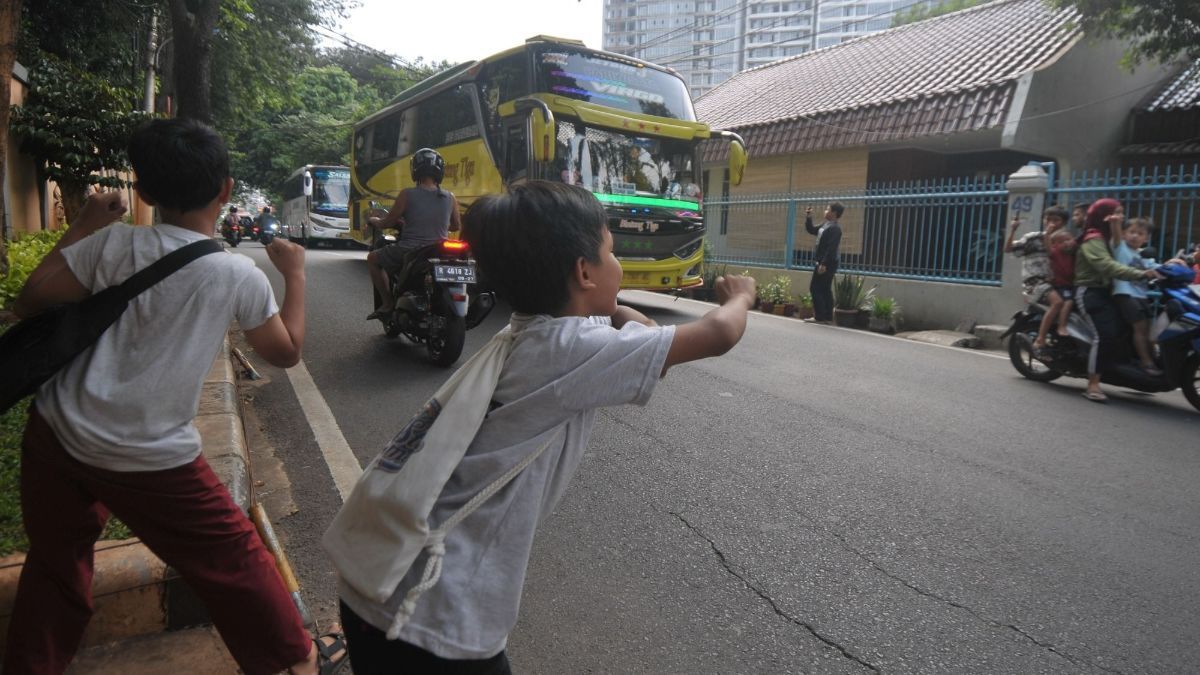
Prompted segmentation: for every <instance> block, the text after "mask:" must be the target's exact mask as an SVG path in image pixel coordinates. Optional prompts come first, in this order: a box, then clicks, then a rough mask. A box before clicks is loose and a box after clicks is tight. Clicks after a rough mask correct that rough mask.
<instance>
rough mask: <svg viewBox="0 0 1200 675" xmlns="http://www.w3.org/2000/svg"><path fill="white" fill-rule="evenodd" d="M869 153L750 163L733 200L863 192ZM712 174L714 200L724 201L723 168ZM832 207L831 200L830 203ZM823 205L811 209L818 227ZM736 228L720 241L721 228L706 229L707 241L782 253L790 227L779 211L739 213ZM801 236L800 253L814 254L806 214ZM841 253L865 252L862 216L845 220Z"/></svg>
mask: <svg viewBox="0 0 1200 675" xmlns="http://www.w3.org/2000/svg"><path fill="white" fill-rule="evenodd" d="M869 154H870V153H869V151H868V149H867V148H866V147H858V148H845V149H842V150H827V151H821V152H807V153H802V154H793V155H771V156H765V157H751V158H750V162H749V164H748V165H747V167H746V174H745V176H744V177H743V179H742V184H741V185H736V186H730V188H729V195H730V197H731V198H734V199H736V198H738V197H743V196H750V195H762V194H769V193H788V192H826V191H827V192H829V193H830V194H831V195H832V197H831V199H832V198H836V196H837V194H838V193H841V192H845V191H846V190H847V189H851V190H861V189H863V188H865V187H866V186H867V168H868V157H869ZM705 170H706V171H708V172H709V191H710V192H709V195H708V197H709V198H710V199H719V198H720V196H721V195H720V185H721V175H722V173H723V172H724V170H725V166H724V165H720V164H712V165H709V166H707V167H706V168H705ZM826 201H828V200H826ZM824 212H825V204H823V203H814V204H813V220H814V221H817V222H820V220H821V216H822V214H823V213H824ZM729 217H730V218H737V219H738V220H737V227H732V228H730V234H729V235H722V234H721V232H720V229H719V227H718V224H717V223H709V224H708V233H709V236H715V237H721V236H728V245H729V246H730V247H732V248H735V249H758V250H770V249H773V248H779V247H781V246H782V245H783V243H784V241H785V240H786V238H787V221H786V219H785V218H781V217H780V214H779V211H778V210H777V209H762V210H749V209H739V210H738V211H737V212H736V213H731V214H730V216H729ZM796 225H797V229H798V232H800V233H801V234H800V235H799V236H798V238H797V241H796V242H795V249H796V250H804V249H811V248H812V246H813V238H812V237H811V236H808V235H807V234H804V227H803V225H804V212H803V211H800V212H798V213H797V214H796ZM841 225H842V245H841V250H842V251H846V252H859V251H861V250H862V235H863V218H862V213H861V212H856V211H854V210H847V211H846V213H845V214H843V216H842V219H841Z"/></svg>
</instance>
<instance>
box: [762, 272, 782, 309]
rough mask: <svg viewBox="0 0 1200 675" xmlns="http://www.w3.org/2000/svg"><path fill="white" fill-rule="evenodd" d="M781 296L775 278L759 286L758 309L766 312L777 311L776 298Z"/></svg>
mask: <svg viewBox="0 0 1200 675" xmlns="http://www.w3.org/2000/svg"><path fill="white" fill-rule="evenodd" d="M778 297H779V292H778V290H777V288H776V284H775V280H774V279H772V280H771V281H768V282H767V283H765V284H763V285H762V286H759V287H758V309H759V311H761V312H764V313H766V314H774V313H775V299H776V298H778Z"/></svg>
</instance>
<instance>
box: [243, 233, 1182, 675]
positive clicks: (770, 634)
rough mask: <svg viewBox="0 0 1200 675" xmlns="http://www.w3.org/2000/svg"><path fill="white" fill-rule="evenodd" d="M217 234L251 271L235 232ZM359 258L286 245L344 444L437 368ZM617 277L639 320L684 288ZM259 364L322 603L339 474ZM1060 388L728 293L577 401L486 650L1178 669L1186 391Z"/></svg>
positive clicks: (687, 312) (769, 666) (717, 665)
mask: <svg viewBox="0 0 1200 675" xmlns="http://www.w3.org/2000/svg"><path fill="white" fill-rule="evenodd" d="M237 252H238V253H243V254H246V255H249V256H250V257H252V258H254V259H255V260H256V261H258V263H259V265H260V266H263V267H265V268H267V269H268V270H269V276H271V278H272V280H273V282H275V283H278V282H279V276H278V275H277V274H275V273H274V271H273V270H270V269H269V268H270V265H269V263H268V262H266V258H265V255H263V252H262V250H261V248H260V247H258V245H257V244H253V243H248V244H244V245H243V246H242V247H241V248H239V249H238V250H237ZM363 259H364V254H363V253H362V252H359V251H341V250H337V251H330V250H317V251H310V252H309V256H308V264H307V270H308V301H307V308H308V317H309V318H308V337H307V341H306V344H305V357H304V361H305V364H306V366H307V368H308V370H309V371H310V372H311V374H312V378H313V381H314V382H315V383H316V385H317V387H318V388H319V389H320V393H321V394H322V395H323V396H324V398H325V400H326V401H327V402H328V405H329V408H330V410H331V411H332V413H333V415H334V417H335V418H336V420H337V425H338V426H339V427H340V429H341V432H342V433H343V434H344V436H345V438H346V441H347V442H348V444H349V446H350V447H351V448H352V449H353V450H354V452H355V454H356V455H357V457H358V458H359V460H360V461H361V462H363V463H365V462H366V461H367V460H368V459H369V458H370V457H371V456H373V455H374V454H375V453H376V452H377V451H378V450H379V449H381V448H382V446H383V445H384V444H385V443H386V442H387V441H388V440H389V438H390V437H391V435H392V434H394V433H395V432H396V431H398V430H399V429H400V427H401V426H403V424H404V423H405V422H406V421H407V420H408V418H409V417H410V416H411V415H412V413H413V412H414V411H415V410H416V409H417V408H418V406H419V405H420V403H422V402H423V401H424V400H425V399H426V398H427V397H428V396H429V395H430V394H432V393H433V392H434V391H435V390H436V389H437V387H438V385H439V384H440V383H441V382H442V381H443V380H444V378H445V377H446V376H447V374H448V373H447V371H444V370H441V369H438V368H435V367H433V366H431V365H429V364H428V363H427V362H426V361H425V360H424V353H423V351H422V350H421V349H420V348H418V347H414V346H412V345H406V344H405V343H404V342H403V340H388V339H386V338H384V336H383V335H382V331H381V330H380V328H379V326H378V324H377V323H374V322H367V321H365V320H363V317H364V316H366V314H367V313H368V312H369V311H370V309H371V307H370V299H369V298H370V295H369V282H368V280H367V276H366V269H365V262H364V260H363ZM281 291H282V289H281V288H279V287H278V286H277V294H278V293H281ZM622 300H623V301H624V302H627V303H628V304H632V305H634V306H636V307H638V308H640V309H642V310H643V311H645V312H646V313H647V314H648V315H650V316H651V317H652V318H654V319H655V320H656V321H658V322H660V323H676V322H682V321H687V320H690V319H692V318H695V317H698V316H700V315H701V314H702V313H703V312H704V311H706V310H707V309H708V308H709V306H708V305H706V304H703V303H696V302H692V301H689V300H678V301H674V300H672V299H671V298H666V297H662V296H654V295H650V294H645V293H628V294H623V295H622ZM506 318H507V317H506V315H504V313H503V309H502V308H500V309H499V310H498V311H497V312H496V313H494V314H493V316H492V317H490V318H489V319H488V321H487V322H486V323H485V324H484V325H483V326H481V327H480V328H478V329H476V330H474V331H471V332H469V333H468V347H467V348H468V350H471V349H473V348H478V347H479V346H481V345H482V344H483V343H484V342H485V341H486V340H487V338H488V337H490V335H491V334H492V333H493V332H494V331H495V330H497V329H499V328H500V327H501V326H502V325H503V322H504V321H505V320H506ZM252 358H253V357H252ZM262 372H263V374H264V375H265V379H264V380H263V381H261V382H259V383H256V384H255V385H252V386H250V387H248V388H247V390H246V391H247V397H248V398H252V399H253V400H252V409H253V411H254V414H255V415H256V417H257V420H258V421H259V423H260V424H261V426H262V428H263V429H264V431H265V433H264V435H263V436H262V438H261V441H260V445H262V446H263V447H261V448H259V449H258V450H256V459H255V471H256V477H257V478H258V479H259V480H262V481H263V483H264V484H263V485H261V486H260V487H259V491H260V495H263V494H264V493H265V494H266V495H267V497H266V498H265V500H264V501H267V502H268V503H269V504H274V506H273V507H272V506H269V509H270V510H271V511H272V513H273V516H274V520H275V523H276V528H277V530H279V531H280V534H281V536H282V538H283V539H284V540H285V542H286V546H287V550H288V553H289V555H290V556H291V560H292V563H293V565H294V566H295V567H296V571H297V573H298V576H299V577H300V579H301V583H302V585H303V587H304V593H305V597H306V599H307V601H308V603H309V605H310V607H311V608H312V609H313V610H314V613H316V614H317V615H318V616H320V617H322V618H324V619H328V618H331V617H333V616H334V615H335V606H336V600H335V599H334V597H335V593H334V587H333V574H332V570H331V569H330V566H329V564H328V563H327V562H326V561H325V558H324V556H323V555H322V553H321V550H320V547H319V543H318V539H319V536H320V533H321V532H322V531H323V530H324V527H325V526H326V525H327V524H328V522H329V520H330V518H331V517H332V515H333V513H334V512H335V510H336V508H337V506H338V504H339V498H338V495H337V492H336V491H335V489H334V483H333V480H332V478H331V477H330V474H329V471H328V469H326V467H325V464H324V462H323V460H322V457H321V454H320V451H319V449H318V447H317V444H316V442H315V441H314V437H313V432H312V430H311V429H310V428H309V426H308V423H307V421H306V419H305V417H304V415H303V414H302V413H300V411H299V407H298V405H297V403H296V396H295V394H294V393H293V391H292V387H291V385H290V381H289V378H288V376H287V375H286V374H284V373H283V372H282V371H278V370H275V369H272V368H270V367H263V368H262ZM1082 389H1083V384H1082V382H1081V381H1078V380H1060V381H1059V382H1056V383H1053V384H1037V383H1032V382H1028V381H1026V380H1023V379H1022V378H1021V377H1020V376H1019V375H1018V374H1017V373H1016V372H1015V371H1014V370H1013V369H1012V367H1011V366H1010V365H1009V364H1008V362H1007V361H1006V360H1004V359H1003V358H999V357H997V356H996V355H995V354H989V353H980V352H971V351H966V350H956V349H947V348H940V347H934V346H930V345H924V344H919V343H915V342H911V341H906V340H901V339H895V338H887V337H882V336H878V335H875V334H870V333H866V332H860V331H850V330H843V329H838V328H833V327H826V326H815V325H810V324H803V323H800V322H798V321H795V320H791V319H783V318H779V317H772V316H764V315H761V314H755V315H753V316H752V317H751V320H750V325H749V328H748V331H747V334H746V337H745V339H744V340H743V341H742V343H741V344H740V345H739V346H738V347H737V348H735V349H734V350H733V351H732V352H730V353H729V354H728V355H726V356H724V357H721V358H719V359H710V360H707V361H703V362H699V363H695V364H689V365H686V366H682V367H677V368H675V369H672V371H671V372H670V373H669V374H668V376H667V377H666V378H665V379H664V380H662V382H661V383H660V384H659V386H658V388H657V391H656V392H655V394H654V397H653V399H652V400H651V402H650V403H649V405H647V406H645V407H641V408H639V407H624V408H614V409H608V410H604V411H602V412H601V414H600V415H599V416H598V422H597V425H596V428H595V433H594V435H593V437H592V441H591V444H590V447H589V451H588V453H587V456H586V459H585V461H584V462H583V464H582V466H581V468H580V470H579V472H578V474H577V476H576V478H575V481H574V484H573V485H572V488H571V489H570V490H569V491H568V493H567V496H566V497H565V498H564V500H563V501H562V503H561V504H560V505H559V507H558V509H557V510H556V512H555V513H554V514H552V515H550V516H549V517H547V518H546V520H545V521H544V522H543V524H542V528H541V531H540V534H539V539H538V541H537V543H536V546H535V550H534V553H533V559H532V562H531V565H530V569H529V574H528V579H527V582H526V586H525V594H524V600H523V606H522V610H521V620H520V622H519V624H518V626H517V628H516V630H515V631H514V632H513V634H512V636H511V639H510V642H509V655H510V658H511V660H512V662H513V666H514V669H515V670H516V672H520V673H566V672H604V673H609V672H612V673H694V672H728V673H791V672H811V673H858V672H884V673H979V672H989V673H990V672H996V673H1032V672H1045V673H1060V672H1061V673H1092V672H1095V673H1166V672H1171V673H1182V672H1200V646H1198V644H1197V640H1196V636H1197V635H1200V618H1198V616H1197V612H1196V610H1195V608H1196V607H1197V606H1200V566H1198V565H1197V564H1196V561H1197V560H1198V559H1200V555H1198V554H1200V542H1198V540H1197V534H1196V532H1197V527H1196V526H1197V524H1198V521H1200V509H1198V508H1197V500H1196V497H1195V492H1196V490H1195V487H1194V486H1195V485H1196V483H1197V482H1198V479H1200V414H1197V413H1195V412H1194V411H1192V409H1191V408H1190V407H1189V406H1188V405H1187V404H1186V402H1185V401H1184V400H1183V398H1182V396H1181V395H1180V394H1179V393H1178V392H1176V393H1172V394H1160V395H1156V396H1146V395H1141V394H1135V393H1132V392H1124V391H1115V390H1112V389H1110V390H1109V391H1110V395H1111V396H1112V402H1111V403H1110V404H1108V405H1098V404H1095V403H1091V402H1089V401H1087V400H1085V399H1084V398H1083V397H1081V396H1080V392H1081V391H1082ZM272 455H273V456H274V458H277V459H278V467H279V468H281V469H282V470H273V468H274V467H275V466H276V463H275V462H274V461H273V458H272ZM259 457H261V458H262V461H261V464H262V467H263V468H262V469H261V470H260V459H259Z"/></svg>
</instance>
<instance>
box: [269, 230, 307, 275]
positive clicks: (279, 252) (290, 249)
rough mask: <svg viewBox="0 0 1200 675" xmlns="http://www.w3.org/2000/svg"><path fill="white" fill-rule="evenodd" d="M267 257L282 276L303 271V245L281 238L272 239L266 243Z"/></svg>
mask: <svg viewBox="0 0 1200 675" xmlns="http://www.w3.org/2000/svg"><path fill="white" fill-rule="evenodd" d="M267 257H268V258H270V259H271V264H272V265H274V266H275V269H277V270H279V273H280V274H282V275H283V276H285V277H286V276H288V275H289V274H294V273H296V272H303V271H304V247H302V246H299V245H297V244H293V243H292V242H290V241H285V240H283V239H273V240H272V241H271V243H270V244H268V245H267Z"/></svg>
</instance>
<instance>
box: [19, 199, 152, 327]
mask: <svg viewBox="0 0 1200 675" xmlns="http://www.w3.org/2000/svg"><path fill="white" fill-rule="evenodd" d="M128 209H129V205H128V204H127V203H126V201H125V196H124V195H123V194H122V193H121V192H105V193H97V194H93V195H90V196H89V197H88V198H87V201H86V202H84V204H83V208H81V209H80V210H79V213H77V214H76V215H75V218H74V219H73V220H74V222H73V223H71V227H70V228H69V229H68V230H67V233H66V234H64V235H63V236H62V237H61V238H60V239H59V240H58V243H57V244H56V245H55V246H54V248H53V249H51V251H50V253H49V254H47V255H46V257H45V258H42V262H41V263H39V264H38V266H37V267H36V268H34V270H33V272H31V273H30V274H29V278H28V279H26V280H25V286H24V287H23V288H21V292H20V294H19V295H17V299H16V302H14V303H13V312H14V313H16V315H17V316H19V317H21V318H27V317H30V316H33V315H34V314H37V313H38V312H41V311H42V310H44V309H46V308H47V307H50V306H52V305H57V304H59V303H63V302H76V301H79V300H82V299H84V298H86V297H87V296H89V295H91V289H89V288H88V287H87V286H84V285H83V283H82V282H80V280H79V279H78V278H77V277H76V276H75V275H74V274H73V273H72V272H71V269H70V268H69V267H68V266H67V260H66V258H64V257H63V254H62V250H63V249H64V248H66V247H68V246H70V245H71V244H74V243H75V242H77V241H79V240H81V239H83V238H84V237H86V236H88V235H89V234H91V233H93V232H95V231H96V230H99V229H101V228H103V227H105V226H106V225H108V224H109V223H111V222H113V221H114V220H117V219H118V218H120V217H121V216H123V215H125V212H126V211H127V210H128Z"/></svg>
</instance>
